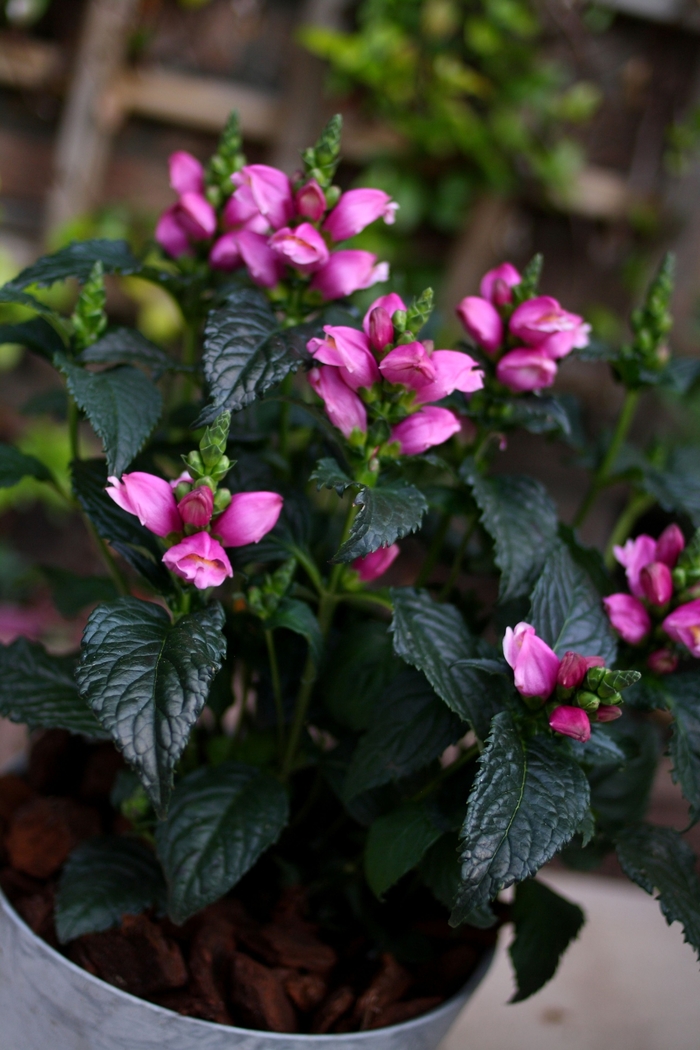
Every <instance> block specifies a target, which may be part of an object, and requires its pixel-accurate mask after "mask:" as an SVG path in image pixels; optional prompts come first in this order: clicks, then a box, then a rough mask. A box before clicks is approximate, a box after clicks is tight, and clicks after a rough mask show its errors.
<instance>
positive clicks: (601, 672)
mask: <svg viewBox="0 0 700 1050" xmlns="http://www.w3.org/2000/svg"><path fill="white" fill-rule="evenodd" d="M604 677H605V668H604V667H591V668H590V669H589V671H588V672H587V674H586V685H587V686H588V688H589V689H592V690H593V691H594V692H595V691H596V690H597V688H598V686H599V685H600V683H601V682H602V681H603V678H604Z"/></svg>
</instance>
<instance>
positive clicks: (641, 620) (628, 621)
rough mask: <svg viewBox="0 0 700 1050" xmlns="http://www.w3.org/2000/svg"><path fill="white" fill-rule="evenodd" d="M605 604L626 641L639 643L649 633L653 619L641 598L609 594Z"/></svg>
mask: <svg viewBox="0 0 700 1050" xmlns="http://www.w3.org/2000/svg"><path fill="white" fill-rule="evenodd" d="M698 604H699V605H700V603H698ZM603 605H604V606H605V611H606V613H607V614H608V619H609V620H610V623H611V624H612V625H613V627H614V628H615V630H616V631H617V633H618V634H619V635H620V637H621V638H622V639H623V640H624V641H625V642H628V643H629V644H630V645H639V643H640V642H642V641H643V640H644V639H645V638H646V636H647V635H648V634H649V631H650V630H651V620H650V619H649V613H648V612H647V611H646V609H645V608H644V606H643V605H642V603H641V602H640V600H639V598H635V597H634V596H633V595H631V594H609V595H608V597H607V598H603Z"/></svg>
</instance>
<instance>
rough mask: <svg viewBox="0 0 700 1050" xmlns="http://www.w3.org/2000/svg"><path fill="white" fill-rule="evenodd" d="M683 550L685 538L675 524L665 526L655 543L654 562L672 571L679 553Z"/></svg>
mask: <svg viewBox="0 0 700 1050" xmlns="http://www.w3.org/2000/svg"><path fill="white" fill-rule="evenodd" d="M684 548H685V537H684V535H683V533H682V532H681V530H680V529H679V528H678V526H677V525H676V524H673V525H667V526H666V528H665V529H664V531H663V532H662V533H661V535H660V536H659V538H658V540H657V541H656V560H657V561H662V562H663V563H664V565H668V567H669V569H672V568H673V567H674V566H675V564H676V562H677V561H678V558H679V556H680V553H681V551H682V550H683V549H684Z"/></svg>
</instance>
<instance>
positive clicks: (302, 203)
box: [294, 179, 326, 222]
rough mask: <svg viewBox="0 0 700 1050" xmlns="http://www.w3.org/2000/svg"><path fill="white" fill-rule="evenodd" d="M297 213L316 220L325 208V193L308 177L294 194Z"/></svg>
mask: <svg viewBox="0 0 700 1050" xmlns="http://www.w3.org/2000/svg"><path fill="white" fill-rule="evenodd" d="M294 204H295V205H296V209H297V215H303V216H304V217H305V218H306V219H311V221H312V222H318V220H319V219H320V218H321V216H322V215H323V213H324V211H325V210H326V195H325V193H324V192H323V190H322V189H321V187H320V186H319V184H318V183H317V182H316V179H310V180H309V181H308V182H307V183H306V184H305V185H304V186H302V187H301V189H300V190H297V192H296V194H295V195H294Z"/></svg>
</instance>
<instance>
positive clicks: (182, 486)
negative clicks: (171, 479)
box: [175, 481, 192, 503]
mask: <svg viewBox="0 0 700 1050" xmlns="http://www.w3.org/2000/svg"><path fill="white" fill-rule="evenodd" d="M191 488H192V484H191V482H189V481H180V482H178V484H177V485H176V486H175V499H176V500H177V501H178V503H179V502H180V500H181V499H184V498H185V496H186V495H187V493H188V492H189V491H190V489H191Z"/></svg>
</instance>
